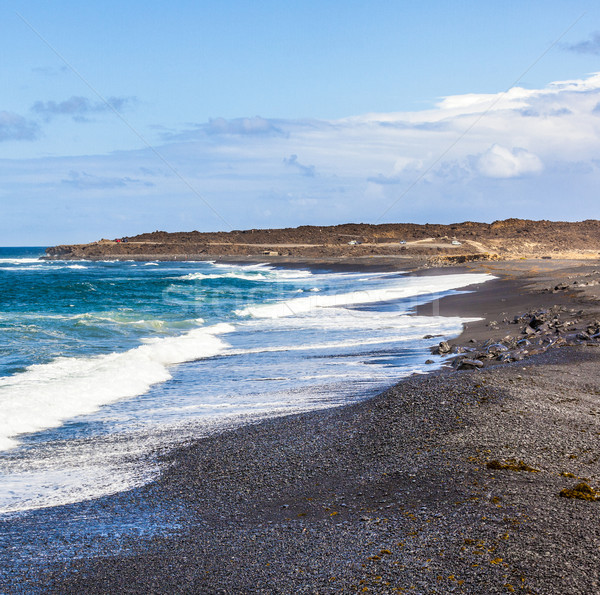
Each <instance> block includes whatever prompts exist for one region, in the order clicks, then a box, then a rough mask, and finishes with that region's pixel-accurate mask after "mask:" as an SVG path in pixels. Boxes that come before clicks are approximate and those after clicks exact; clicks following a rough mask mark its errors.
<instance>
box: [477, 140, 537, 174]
mask: <svg viewBox="0 0 600 595" xmlns="http://www.w3.org/2000/svg"><path fill="white" fill-rule="evenodd" d="M477 169H478V170H479V172H480V173H481V174H482V175H484V176H487V177H488V178H516V177H518V176H523V175H527V174H538V173H540V172H541V171H542V170H543V169H544V166H543V164H542V162H541V160H540V158H539V157H538V156H537V155H534V154H533V153H530V152H529V151H526V150H525V149H518V148H517V149H513V150H512V151H511V150H510V149H507V148H506V147H502V146H500V145H492V146H491V147H490V148H489V149H488V150H487V151H486V152H485V153H483V154H481V155H480V156H479V158H478V159H477Z"/></svg>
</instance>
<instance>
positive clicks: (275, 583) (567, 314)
mask: <svg viewBox="0 0 600 595" xmlns="http://www.w3.org/2000/svg"><path fill="white" fill-rule="evenodd" d="M594 266H598V264H597V263H591V264H590V263H573V262H570V263H558V262H551V263H549V262H546V261H544V262H543V263H542V262H540V261H535V262H529V261H528V262H517V263H506V262H505V263H488V264H478V265H473V267H476V270H486V271H488V272H491V273H493V274H495V275H497V276H498V277H499V278H498V279H497V280H496V281H492V282H490V283H488V284H485V285H483V286H481V287H480V288H473V289H475V290H476V291H475V292H474V293H470V294H463V295H455V296H452V297H449V298H444V299H442V300H440V301H439V302H438V303H434V304H428V305H425V306H421V307H419V308H418V311H419V313H421V314H424V313H428V312H431V313H440V314H442V315H444V314H452V313H458V312H460V313H461V314H462V315H465V316H481V317H482V318H483V319H482V320H481V321H480V322H475V323H470V324H469V325H468V326H467V328H465V331H464V333H463V334H462V335H461V336H460V337H459V338H458V339H457V340H455V341H452V342H451V343H450V344H449V345H444V344H441V345H440V346H439V347H438V349H440V350H442V351H446V350H449V352H452V351H454V352H455V353H454V355H455V356H456V357H457V358H458V359H456V360H455V361H456V362H459V363H456V364H455V365H454V366H452V365H449V366H448V367H446V368H445V369H444V370H442V371H439V372H435V373H432V374H428V375H419V376H413V377H411V378H409V379H408V380H405V381H403V382H401V383H400V384H398V385H396V386H394V387H393V388H391V389H389V390H388V391H386V392H385V393H383V394H381V395H379V396H378V397H376V398H374V399H371V400H369V401H366V402H362V403H360V404H357V405H353V406H348V407H343V408H338V409H331V410H327V411H321V412H315V413H309V414H302V415H294V416H288V417H284V418H280V419H272V420H268V421H263V422H261V423H258V424H255V425H250V426H246V427H242V428H238V429H236V430H232V431H230V432H226V433H223V434H220V435H215V436H211V437H208V438H204V439H201V440H198V441H196V442H194V443H192V444H189V445H182V447H181V448H180V449H179V450H177V451H175V452H173V453H170V454H169V455H167V462H168V469H167V471H166V472H165V473H164V474H163V476H162V477H161V478H160V479H159V480H158V481H157V482H156V483H154V484H151V485H149V486H147V487H145V488H143V489H141V490H137V491H135V492H132V493H131V494H129V495H128V496H127V497H128V498H130V499H138V500H141V501H144V502H147V503H152V502H165V501H172V502H180V503H184V505H185V507H186V509H187V511H188V521H187V522H186V525H185V526H184V527H182V530H181V531H180V532H179V533H178V534H177V535H173V536H171V537H169V536H166V537H160V538H154V539H152V540H148V541H147V542H139V543H136V544H133V545H131V546H130V547H129V548H127V549H126V550H124V551H122V553H121V554H120V555H117V556H115V555H111V556H99V557H85V556H84V557H80V558H78V559H76V560H74V561H73V563H72V564H71V565H69V566H68V567H67V568H64V569H55V570H54V572H52V573H50V574H49V575H47V576H45V577H44V579H43V580H44V584H46V585H48V586H47V591H48V592H53V593H82V592H85V593H232V594H233V593H236V594H237V593H352V592H372V593H440V594H445V593H473V594H481V593H514V592H520V593H538V594H554V593H556V594H564V593H596V592H598V591H599V590H600V525H598V522H597V517H598V513H599V512H600V508H598V507H599V506H600V502H598V501H596V498H597V496H598V493H597V491H596V490H598V489H600V462H599V456H598V439H599V436H600V424H599V421H598V416H599V415H600V396H599V395H600V375H599V374H598V364H599V361H600V350H599V349H598V347H597V345H598V336H597V335H598V323H597V320H598V318H600V314H599V308H598V304H599V301H598V300H599V297H600V296H599V294H598V286H597V285H596V284H595V283H593V282H594V281H596V280H597V278H598V271H597V270H596V269H595V268H594ZM429 272H430V273H431V272H432V271H429ZM584 283H585V284H584ZM561 284H564V285H565V286H564V287H563V286H562V285H561ZM465 359H471V360H473V361H476V362H479V363H476V364H474V365H465ZM480 364H481V365H480ZM467 368H472V369H467ZM110 500H111V499H108V501H107V500H106V499H105V500H104V501H103V502H102V503H101V504H100V503H99V504H98V505H99V506H100V505H101V506H104V507H106V506H109V507H110V506H118V505H119V504H118V503H119V502H120V500H119V498H115V499H114V502H111V501H110Z"/></svg>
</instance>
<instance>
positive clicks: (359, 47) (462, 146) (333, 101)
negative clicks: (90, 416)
mask: <svg viewBox="0 0 600 595" xmlns="http://www.w3.org/2000/svg"><path fill="white" fill-rule="evenodd" d="M2 13H3V14H2V22H1V25H0V52H1V55H2V60H0V80H2V83H3V84H2V86H1V87H0V245H26V244H29V245H46V244H54V243H61V242H85V241H92V240H95V239H98V238H100V237H116V236H120V235H128V234H135V233H139V232H143V231H152V230H154V229H165V230H168V231H178V230H191V229H198V230H201V231H208V230H216V229H224V230H228V229H234V228H235V229H239V228H252V227H279V226H296V225H302V224H317V225H319V224H322V225H325V224H335V223H343V222H348V221H356V222H359V221H362V222H370V223H377V222H388V221H415V222H420V223H423V222H445V223H449V222H453V221H463V220H468V219H471V220H481V221H492V220H494V219H498V218H505V217H528V218H535V219H543V218H546V219H568V220H578V219H585V218H598V208H597V206H596V205H597V198H596V194H597V188H598V187H600V186H599V182H600V77H598V76H597V75H595V74H594V73H596V72H598V71H600V33H599V32H600V6H599V5H598V3H597V2H591V1H578V0H571V1H569V2H566V1H564V2H563V1H545V2H538V1H537V0H534V1H529V2H527V3H523V2H510V1H509V2H503V3H502V4H501V5H500V4H498V3H497V2H452V3H450V2H438V1H431V2H400V1H398V0H397V1H386V0H383V1H376V2H369V3H367V2H358V1H348V0H346V1H343V2H342V1H337V0H336V1H321V2H313V1H310V0H307V1H304V2H281V1H278V2H275V1H263V2H260V3H257V2H243V1H230V2H216V1H215V2H213V1H204V2H191V1H190V2H188V1H180V2H176V3H172V4H170V5H167V4H166V3H164V2H156V1H145V2H137V1H129V2H122V1H121V2H112V1H105V2H102V3H89V5H87V4H82V3H80V2H75V1H72V2H66V1H61V0H57V1H55V2H52V3H48V2H41V1H30V2H27V1H23V2H13V1H11V0H7V1H5V2H4V3H3V11H2Z"/></svg>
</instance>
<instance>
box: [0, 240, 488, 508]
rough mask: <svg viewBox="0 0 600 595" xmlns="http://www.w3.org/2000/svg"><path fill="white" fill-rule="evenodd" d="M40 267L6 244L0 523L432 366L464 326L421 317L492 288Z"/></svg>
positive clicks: (32, 255) (425, 280)
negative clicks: (430, 305)
mask: <svg viewBox="0 0 600 595" xmlns="http://www.w3.org/2000/svg"><path fill="white" fill-rule="evenodd" d="M42 255H43V249H41V248H0V338H1V341H0V515H2V514H5V515H6V514H14V513H17V512H20V513H23V512H26V511H28V510H35V509H40V508H48V507H53V506H59V505H63V504H68V503H73V502H80V501H84V500H88V499H90V498H97V497H100V496H102V495H106V494H111V493H115V492H118V491H122V490H125V489H129V488H131V487H135V486H139V485H142V484H144V483H146V482H148V481H150V480H151V479H152V478H153V477H155V476H156V474H157V473H159V472H160V468H159V467H158V465H157V463H156V462H155V461H153V459H152V457H151V456H149V455H148V453H150V452H153V451H154V450H155V449H156V448H160V449H165V448H167V449H168V448H169V447H170V446H171V445H176V444H177V443H178V442H180V441H181V440H184V439H186V438H188V437H191V436H198V435H201V434H202V433H206V432H212V431H218V430H219V429H220V428H224V427H229V426H231V425H235V424H239V423H245V422H248V421H253V420H256V419H260V418H262V417H265V416H273V415H281V414H285V413H290V412H298V411H304V410H309V409H315V408H322V407H330V406H337V405H341V404H344V403H348V402H351V401H353V400H356V399H362V398H365V397H367V396H369V395H372V394H375V393H376V392H377V391H379V390H381V389H382V388H385V387H386V386H389V385H390V384H391V383H392V382H394V381H395V380H398V379H399V378H401V377H403V376H406V375H408V374H411V373H414V372H421V371H425V370H426V369H431V367H432V366H431V365H429V366H426V365H425V364H424V362H425V360H426V359H428V358H431V356H430V353H429V348H430V347H431V345H433V344H435V343H437V342H439V341H440V340H441V337H440V336H443V337H449V336H452V335H456V334H458V333H459V332H460V329H461V328H462V323H463V322H464V320H462V319H459V318H441V317H420V316H414V315H412V314H411V313H410V311H411V308H412V307H413V306H415V305H416V304H417V303H421V302H423V301H428V300H431V299H434V298H436V297H439V296H442V295H444V294H446V293H448V292H450V291H454V290H457V289H460V288H461V287H465V286H467V285H469V284H472V283H476V282H481V281H484V280H486V279H487V278H489V277H487V276H485V275H466V274H461V275H444V276H436V277H426V276H425V277H423V276H421V277H414V276H406V275H403V274H401V273H373V272H346V273H344V272H331V271H325V270H322V271H317V270H308V269H280V268H274V267H270V266H267V265H251V266H241V265H226V264H219V263H210V262H132V261H126V262H83V261H81V262H75V261H43V260H40V259H39V257H40V256H42ZM426 335H436V337H434V338H429V339H424V338H423V337H424V336H426ZM434 359H435V360H436V364H434V367H435V365H439V359H437V358H434Z"/></svg>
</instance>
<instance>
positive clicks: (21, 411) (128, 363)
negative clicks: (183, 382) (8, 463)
mask: <svg viewBox="0 0 600 595" xmlns="http://www.w3.org/2000/svg"><path fill="white" fill-rule="evenodd" d="M232 330H233V327H232V326H231V325H229V324H224V323H221V324H217V325H214V326H211V327H201V328H197V329H194V330H191V331H189V332H187V333H185V334H183V335H180V336H177V337H168V338H163V339H151V340H148V341H147V342H146V343H145V344H143V345H141V346H139V347H136V348H135V349H131V350H129V351H125V352H123V353H111V354H107V355H99V356H95V357H90V358H58V359H56V360H54V361H52V362H51V363H48V364H40V365H34V366H30V367H29V368H28V369H27V370H26V371H25V372H23V373H21V374H17V375H15V376H9V377H5V378H0V410H1V411H2V413H3V416H2V418H1V419H0V449H7V448H11V447H14V446H15V445H16V440H15V439H14V437H15V436H18V435H19V434H22V433H29V432H36V431H39V430H43V429H46V428H52V427H56V426H59V425H61V423H62V422H63V421H64V420H66V419H70V418H73V417H75V416H77V415H83V414H88V413H91V412H93V411H96V410H97V409H98V408H99V407H101V406H102V405H105V404H107V403H111V402H114V401H117V400H119V399H124V398H128V397H134V396H137V395H141V394H143V393H145V392H146V391H147V390H148V389H149V388H150V386H152V385H153V384H156V383H158V382H164V381H166V380H168V379H169V378H170V377H171V375H170V373H169V369H168V368H169V366H172V365H174V364H178V363H183V362H188V361H192V360H195V359H200V358H203V357H210V356H214V355H216V354H218V353H220V352H222V351H223V350H225V349H226V347H227V344H226V343H225V342H224V341H223V340H222V339H220V338H219V336H218V335H221V334H223V333H227V332H231V331H232Z"/></svg>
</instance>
